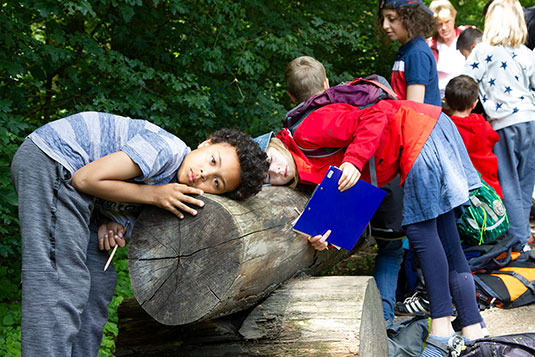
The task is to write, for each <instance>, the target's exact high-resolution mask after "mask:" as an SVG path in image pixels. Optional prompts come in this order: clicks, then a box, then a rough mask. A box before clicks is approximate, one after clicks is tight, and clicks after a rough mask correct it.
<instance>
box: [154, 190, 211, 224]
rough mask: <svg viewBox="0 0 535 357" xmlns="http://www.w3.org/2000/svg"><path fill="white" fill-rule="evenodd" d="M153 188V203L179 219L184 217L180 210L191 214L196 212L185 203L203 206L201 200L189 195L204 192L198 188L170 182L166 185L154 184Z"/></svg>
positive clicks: (193, 214)
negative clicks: (154, 194) (154, 193)
mask: <svg viewBox="0 0 535 357" xmlns="http://www.w3.org/2000/svg"><path fill="white" fill-rule="evenodd" d="M154 189H155V191H156V197H155V203H154V204H155V205H156V206H158V207H160V208H163V209H166V210H168V211H170V212H172V213H173V214H175V215H176V216H177V217H178V218H180V219H182V218H184V214H183V213H182V212H186V213H189V214H191V215H192V216H195V215H196V214H197V210H195V209H193V208H191V207H189V206H187V205H186V203H189V204H192V205H195V206H199V207H203V206H204V202H203V201H201V200H198V199H196V198H193V197H191V196H189V195H202V194H203V193H204V192H203V191H202V190H199V189H198V188H193V187H190V186H187V185H183V184H181V183H170V184H167V185H161V186H154ZM181 211H182V212H181Z"/></svg>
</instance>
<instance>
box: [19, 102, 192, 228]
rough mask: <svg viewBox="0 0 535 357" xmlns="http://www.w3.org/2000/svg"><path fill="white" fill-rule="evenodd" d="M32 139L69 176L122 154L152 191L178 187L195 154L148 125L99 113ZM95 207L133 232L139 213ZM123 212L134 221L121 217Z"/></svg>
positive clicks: (131, 208) (120, 206)
mask: <svg viewBox="0 0 535 357" xmlns="http://www.w3.org/2000/svg"><path fill="white" fill-rule="evenodd" d="M29 138H30V139H31V140H32V141H33V142H34V143H35V144H36V145H37V146H38V147H39V148H40V149H41V150H43V152H44V153H45V154H47V155H48V156H49V157H51V158H52V159H53V160H55V161H57V162H59V163H60V164H61V165H63V166H64V167H65V168H66V169H67V170H69V171H70V172H71V173H74V172H75V171H76V170H78V169H79V168H81V167H83V166H85V165H87V164H89V163H90V162H92V161H95V160H97V159H99V158H101V157H103V156H106V155H109V154H112V153H114V152H117V151H123V152H125V153H126V154H127V155H128V156H129V157H130V158H131V159H132V161H134V163H136V164H137V165H138V166H139V168H140V169H141V172H142V174H141V175H140V176H138V177H135V178H133V179H132V180H131V181H133V182H136V183H143V184H149V185H162V184H167V183H170V182H173V181H176V175H177V171H178V168H179V167H180V165H181V164H182V161H183V159H184V157H185V156H186V155H187V154H188V153H189V152H190V151H191V150H190V148H189V147H188V146H186V144H185V143H184V142H183V141H182V140H180V139H179V138H177V137H176V136H174V135H172V134H170V133H168V132H167V131H165V130H164V129H162V128H160V127H158V126H156V125H154V124H152V123H150V122H148V121H145V120H138V119H130V118H126V117H122V116H118V115H113V114H107V113H98V112H83V113H78V114H74V115H71V116H68V117H66V118H63V119H59V120H56V121H54V122H51V123H48V124H46V125H44V126H42V127H40V128H39V129H37V130H35V131H34V132H33V133H32V134H30V135H29ZM99 202H100V204H99ZM97 206H99V209H100V210H101V211H102V213H103V214H105V215H106V216H108V217H109V218H112V219H114V220H115V221H116V222H118V223H120V224H123V225H126V222H129V223H130V226H132V222H131V220H132V219H133V216H135V215H136V214H137V213H138V212H139V208H140V207H139V205H133V204H131V203H112V202H109V201H105V200H100V199H99V200H97ZM125 212H127V215H128V216H130V217H131V219H129V220H127V221H125V220H124V218H120V217H119V216H123V214H124V213H125ZM128 213H130V214H132V215H130V214H128Z"/></svg>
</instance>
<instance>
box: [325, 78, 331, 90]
mask: <svg viewBox="0 0 535 357" xmlns="http://www.w3.org/2000/svg"><path fill="white" fill-rule="evenodd" d="M329 87H330V86H329V78H327V77H325V80H324V81H323V89H325V90H327V89H329Z"/></svg>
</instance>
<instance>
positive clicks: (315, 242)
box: [308, 229, 331, 250]
mask: <svg viewBox="0 0 535 357" xmlns="http://www.w3.org/2000/svg"><path fill="white" fill-rule="evenodd" d="M330 235H331V230H330V229H329V230H328V231H327V232H325V234H324V235H320V234H318V235H317V236H309V237H308V241H309V242H310V244H312V246H313V247H314V248H315V249H316V250H324V249H328V243H327V238H329V236H330Z"/></svg>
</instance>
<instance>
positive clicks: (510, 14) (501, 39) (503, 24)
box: [483, 0, 528, 47]
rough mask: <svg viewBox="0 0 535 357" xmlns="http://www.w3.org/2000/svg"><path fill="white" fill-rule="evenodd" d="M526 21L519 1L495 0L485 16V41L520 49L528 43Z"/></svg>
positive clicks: (494, 44)
mask: <svg viewBox="0 0 535 357" xmlns="http://www.w3.org/2000/svg"><path fill="white" fill-rule="evenodd" d="M527 33H528V30H527V27H526V20H525V19H524V10H523V9H522V5H520V3H519V2H518V0H494V1H493V2H492V4H490V6H489V8H488V10H487V15H486V16H485V30H484V31H483V41H485V42H488V43H489V44H491V45H493V46H496V45H502V46H506V47H518V46H520V45H522V44H523V43H524V42H526V38H527Z"/></svg>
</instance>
